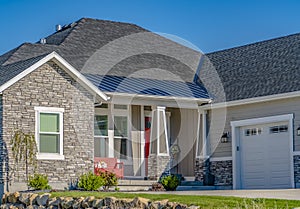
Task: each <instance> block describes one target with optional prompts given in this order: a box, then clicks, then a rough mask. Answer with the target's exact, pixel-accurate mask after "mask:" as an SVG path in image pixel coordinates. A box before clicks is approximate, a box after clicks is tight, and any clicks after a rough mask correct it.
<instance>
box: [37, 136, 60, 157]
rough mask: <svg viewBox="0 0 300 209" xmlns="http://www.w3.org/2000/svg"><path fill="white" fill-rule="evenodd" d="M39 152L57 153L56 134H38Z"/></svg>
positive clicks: (57, 142)
mask: <svg viewBox="0 0 300 209" xmlns="http://www.w3.org/2000/svg"><path fill="white" fill-rule="evenodd" d="M40 152H41V153H59V135H58V134H40Z"/></svg>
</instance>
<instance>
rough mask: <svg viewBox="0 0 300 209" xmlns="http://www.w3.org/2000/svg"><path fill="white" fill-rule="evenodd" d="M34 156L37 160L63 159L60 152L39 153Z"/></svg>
mask: <svg viewBox="0 0 300 209" xmlns="http://www.w3.org/2000/svg"><path fill="white" fill-rule="evenodd" d="M36 158H37V159H38V160H64V159H65V156H64V155H60V154H51V153H49V154H47V153H39V154H37V156H36Z"/></svg>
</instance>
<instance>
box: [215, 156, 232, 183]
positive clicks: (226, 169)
mask: <svg viewBox="0 0 300 209" xmlns="http://www.w3.org/2000/svg"><path fill="white" fill-rule="evenodd" d="M210 172H211V174H212V175H214V176H215V185H216V186H227V185H232V161H231V160H226V161H212V162H210Z"/></svg>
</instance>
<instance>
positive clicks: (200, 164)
mask: <svg viewBox="0 0 300 209" xmlns="http://www.w3.org/2000/svg"><path fill="white" fill-rule="evenodd" d="M204 163H205V161H204V160H203V159H199V158H197V159H196V165H195V181H201V182H203V180H204Z"/></svg>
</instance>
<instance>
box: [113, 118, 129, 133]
mask: <svg viewBox="0 0 300 209" xmlns="http://www.w3.org/2000/svg"><path fill="white" fill-rule="evenodd" d="M114 123H115V128H114V135H115V136H121V137H127V116H115V117H114Z"/></svg>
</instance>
